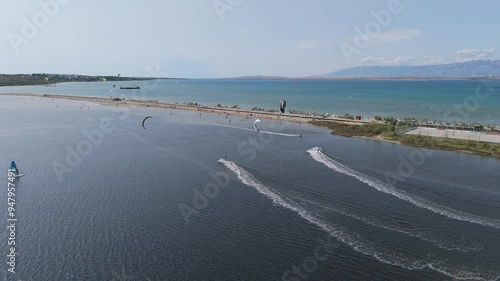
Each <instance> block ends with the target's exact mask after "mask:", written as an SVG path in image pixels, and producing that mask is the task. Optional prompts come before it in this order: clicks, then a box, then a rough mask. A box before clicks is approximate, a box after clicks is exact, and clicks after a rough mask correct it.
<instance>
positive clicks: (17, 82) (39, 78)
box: [0, 74, 148, 87]
mask: <svg viewBox="0 0 500 281" xmlns="http://www.w3.org/2000/svg"><path fill="white" fill-rule="evenodd" d="M45 77H48V80H46V79H45ZM102 79H106V81H133V80H147V79H148V78H135V77H117V76H83V75H80V76H73V77H71V78H70V76H68V75H43V74H34V75H21V74H13V75H10V74H2V75H0V87H2V86H27V85H46V84H55V83H62V82H96V81H102Z"/></svg>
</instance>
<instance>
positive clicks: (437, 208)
mask: <svg viewBox="0 0 500 281" xmlns="http://www.w3.org/2000/svg"><path fill="white" fill-rule="evenodd" d="M307 152H309V154H310V155H311V157H312V158H313V159H314V160H316V161H318V162H320V163H322V164H324V165H325V166H327V167H328V168H330V169H332V170H334V171H336V172H338V173H341V174H344V175H348V176H351V177H353V178H355V179H357V180H359V181H360V182H362V183H365V184H367V185H369V186H371V187H373V188H375V189H376V190H378V191H380V192H383V193H386V194H390V195H392V196H395V197H397V198H399V199H401V200H403V201H406V202H409V203H411V204H413V205H415V206H417V207H419V208H422V209H426V210H428V211H431V212H434V213H436V214H439V215H442V216H445V217H448V218H450V219H454V220H458V221H465V222H470V223H475V224H479V225H483V226H488V227H493V228H498V229H500V220H497V219H492V218H485V217H480V216H476V215H472V214H469V213H466V212H462V211H458V210H455V209H452V208H449V207H445V206H441V205H438V204H436V203H433V202H431V201H429V200H427V199H424V198H421V197H419V196H416V195H411V194H408V193H406V192H404V191H401V190H397V189H396V188H394V187H391V186H390V185H388V184H385V183H383V182H381V181H379V180H378V179H375V178H372V177H370V176H367V175H364V174H362V173H359V172H356V171H354V170H352V169H351V168H348V167H346V166H344V165H342V164H340V163H338V162H337V161H335V160H333V159H331V158H329V157H328V156H326V155H325V154H323V153H322V152H321V151H320V148H318V147H315V148H312V149H309V150H308V151H307Z"/></svg>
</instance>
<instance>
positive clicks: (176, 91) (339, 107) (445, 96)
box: [0, 80, 500, 124]
mask: <svg viewBox="0 0 500 281" xmlns="http://www.w3.org/2000/svg"><path fill="white" fill-rule="evenodd" d="M113 84H116V86H117V88H113V87H112V86H113ZM131 84H137V85H139V86H141V87H142V89H141V90H138V91H134V90H119V89H118V88H119V86H120V85H131ZM481 85H483V84H481V82H480V81H471V80H465V81H238V80H154V81H142V82H141V81H134V82H96V83H63V84H58V85H57V87H43V86H27V87H0V92H3V93H9V92H13V93H56V94H70V95H81V96H99V97H109V96H114V97H120V96H122V95H124V96H129V97H132V98H135V99H147V100H159V101H169V102H178V103H188V102H193V103H200V104H203V105H216V104H222V105H227V106H229V107H230V106H233V105H238V106H239V107H242V108H253V107H260V108H265V109H277V108H278V104H279V100H280V99H286V100H287V109H288V110H299V111H305V112H318V113H331V114H340V115H343V114H345V113H350V114H354V115H361V116H363V117H374V116H377V115H380V116H392V117H398V118H404V117H415V118H427V119H431V120H445V121H455V122H479V123H482V124H491V123H494V122H496V123H500V110H499V109H500V81H490V82H489V84H488V87H491V88H488V89H487V88H485V87H484V86H481ZM478 86H480V87H483V88H480V91H479V94H480V97H481V98H478V96H476V88H477V87H478ZM447 112H448V113H447Z"/></svg>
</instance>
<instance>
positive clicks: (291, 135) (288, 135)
mask: <svg viewBox="0 0 500 281" xmlns="http://www.w3.org/2000/svg"><path fill="white" fill-rule="evenodd" d="M260 133H261V134H268V135H276V136H283V137H300V135H297V134H284V133H275V132H269V131H262V130H261V131H260Z"/></svg>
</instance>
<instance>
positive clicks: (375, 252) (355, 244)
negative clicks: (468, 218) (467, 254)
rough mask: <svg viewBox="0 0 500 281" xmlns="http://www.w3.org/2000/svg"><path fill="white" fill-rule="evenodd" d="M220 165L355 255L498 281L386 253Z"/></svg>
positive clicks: (247, 175)
mask: <svg viewBox="0 0 500 281" xmlns="http://www.w3.org/2000/svg"><path fill="white" fill-rule="evenodd" d="M219 162H220V163H222V164H224V166H226V167H227V168H228V169H229V170H231V171H232V172H234V173H235V174H236V176H237V177H238V179H239V180H240V181H241V182H242V183H243V184H245V185H247V186H249V187H252V188H254V189H256V190H257V191H258V192H259V193H261V194H263V195H264V196H266V197H267V198H269V199H271V200H272V202H273V203H274V204H276V205H279V206H281V207H284V208H286V209H288V210H291V211H293V212H295V213H297V214H298V215H299V216H300V217H302V218H303V219H305V220H307V221H308V222H310V223H312V224H314V225H316V226H318V227H319V228H321V229H322V230H324V231H326V232H327V233H329V234H330V235H331V236H333V237H335V238H336V239H337V240H338V241H339V242H342V243H344V244H346V245H348V246H350V247H351V248H352V249H354V250H355V251H356V252H359V253H361V254H363V255H366V256H371V257H373V258H375V259H377V260H378V261H380V262H382V263H385V264H390V265H395V266H399V267H401V268H404V269H408V270H422V269H425V268H427V269H432V270H434V271H437V272H439V273H441V274H444V275H446V276H449V277H453V278H455V279H458V280H474V279H475V280H488V281H490V280H491V281H495V280H497V279H498V277H499V276H493V275H490V276H488V277H483V273H476V272H470V271H467V270H464V269H461V268H458V269H454V268H452V267H450V266H447V265H444V263H443V262H442V261H426V260H420V259H416V258H413V257H409V256H406V255H404V254H402V253H399V252H396V251H388V250H386V249H380V248H377V247H375V246H374V245H373V244H372V243H370V242H369V241H366V240H365V239H363V238H362V237H361V236H360V235H357V234H353V233H349V231H348V230H346V229H344V228H343V227H340V226H336V225H333V224H331V223H329V222H325V221H323V220H320V219H318V218H316V217H315V216H313V215H312V214H311V213H309V212H308V211H307V210H305V209H304V208H302V207H300V206H298V205H297V204H295V203H294V202H293V201H291V200H290V199H288V198H285V197H283V196H281V195H279V194H278V193H277V192H274V191H272V190H271V189H269V188H268V187H267V186H265V185H264V184H262V183H260V182H259V181H258V180H257V179H255V178H254V177H253V176H252V174H250V173H249V172H248V171H246V170H245V169H243V168H241V167H240V166H238V165H237V164H236V163H234V162H231V161H227V160H224V159H220V160H219Z"/></svg>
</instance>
